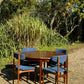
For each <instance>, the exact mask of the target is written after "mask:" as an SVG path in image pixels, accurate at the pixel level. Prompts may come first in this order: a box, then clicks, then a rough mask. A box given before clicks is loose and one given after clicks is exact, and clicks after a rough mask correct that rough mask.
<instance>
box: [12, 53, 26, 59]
mask: <svg viewBox="0 0 84 84" xmlns="http://www.w3.org/2000/svg"><path fill="white" fill-rule="evenodd" d="M18 55H20V60H24V59H25V55H24V54H19V53H17V52H15V53H14V57H15V58H16V59H18Z"/></svg>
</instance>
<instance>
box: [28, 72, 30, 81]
mask: <svg viewBox="0 0 84 84" xmlns="http://www.w3.org/2000/svg"><path fill="white" fill-rule="evenodd" d="M28 80H30V72H28Z"/></svg>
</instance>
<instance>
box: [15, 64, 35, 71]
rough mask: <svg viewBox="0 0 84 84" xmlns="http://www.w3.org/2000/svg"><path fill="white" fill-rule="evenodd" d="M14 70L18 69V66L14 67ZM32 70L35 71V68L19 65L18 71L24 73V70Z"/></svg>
mask: <svg viewBox="0 0 84 84" xmlns="http://www.w3.org/2000/svg"><path fill="white" fill-rule="evenodd" d="M16 68H18V65H16ZM32 69H35V67H32V66H23V65H20V70H22V71H24V70H32Z"/></svg>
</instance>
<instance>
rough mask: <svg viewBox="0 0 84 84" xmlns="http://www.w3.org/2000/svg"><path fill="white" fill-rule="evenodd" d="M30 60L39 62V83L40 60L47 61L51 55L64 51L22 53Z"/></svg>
mask: <svg viewBox="0 0 84 84" xmlns="http://www.w3.org/2000/svg"><path fill="white" fill-rule="evenodd" d="M22 54H24V55H25V56H26V58H27V59H28V60H30V61H35V62H39V68H40V72H39V84H41V74H42V62H49V60H50V59H51V58H52V56H58V55H64V53H58V52H55V51H32V52H24V53H22Z"/></svg>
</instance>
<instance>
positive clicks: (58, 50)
mask: <svg viewBox="0 0 84 84" xmlns="http://www.w3.org/2000/svg"><path fill="white" fill-rule="evenodd" d="M56 52H60V53H64V54H66V55H67V50H66V49H56ZM56 63H57V60H54V61H53V60H52V58H51V59H50V61H49V62H48V63H47V67H48V66H55V65H56ZM61 65H64V64H62V63H61Z"/></svg>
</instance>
